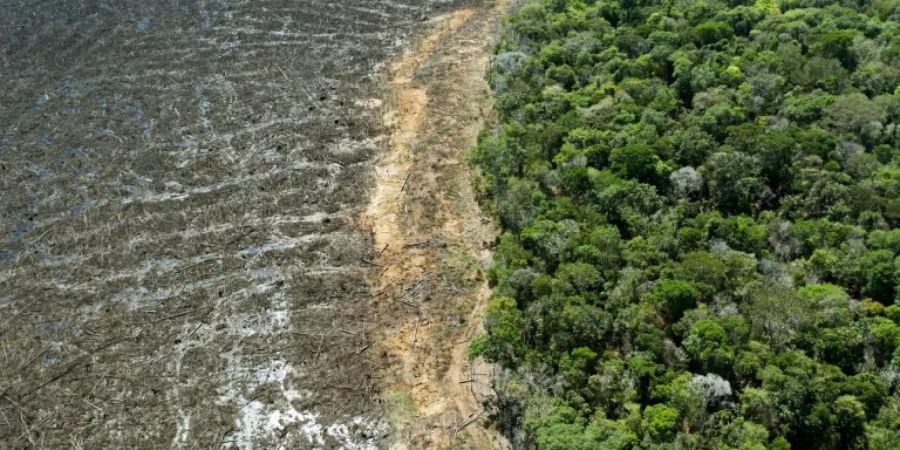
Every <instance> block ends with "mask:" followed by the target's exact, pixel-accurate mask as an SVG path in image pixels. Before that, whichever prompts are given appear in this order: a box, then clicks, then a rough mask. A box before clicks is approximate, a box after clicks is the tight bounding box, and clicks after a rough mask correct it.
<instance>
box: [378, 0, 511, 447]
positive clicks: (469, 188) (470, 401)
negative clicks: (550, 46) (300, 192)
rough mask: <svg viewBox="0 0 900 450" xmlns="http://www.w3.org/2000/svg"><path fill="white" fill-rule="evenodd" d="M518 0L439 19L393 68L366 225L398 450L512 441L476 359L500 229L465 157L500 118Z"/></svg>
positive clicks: (486, 370) (482, 5)
mask: <svg viewBox="0 0 900 450" xmlns="http://www.w3.org/2000/svg"><path fill="white" fill-rule="evenodd" d="M509 3H510V2H508V1H505V0H498V1H495V2H489V1H488V2H484V3H477V4H475V5H472V6H471V7H469V8H464V9H459V10H457V11H454V12H452V13H450V14H447V15H445V16H441V17H438V18H436V19H434V20H433V25H432V30H431V31H430V32H429V33H427V34H426V35H425V36H424V37H423V38H422V39H421V40H420V41H419V42H418V44H417V45H415V46H413V47H412V48H411V49H410V50H408V51H407V52H405V53H404V54H403V55H402V56H401V57H400V58H398V59H396V60H395V61H393V62H392V63H391V64H390V66H389V70H388V72H389V73H390V80H389V84H390V88H391V94H392V95H391V96H390V97H389V99H390V103H389V104H388V105H386V106H387V112H386V114H385V119H384V121H385V124H386V126H388V127H390V129H391V133H390V137H389V138H388V139H387V142H386V145H387V146H388V149H387V151H385V152H384V153H383V154H382V155H381V156H380V157H379V159H378V162H377V163H376V166H375V188H374V190H373V194H372V199H371V202H370V204H369V207H368V208H367V210H366V212H365V214H364V216H363V223H365V224H368V225H369V226H370V227H371V229H372V232H373V251H374V252H375V253H376V255H377V257H376V258H375V263H376V264H377V266H378V267H379V268H381V270H380V272H379V273H377V274H376V276H375V277H374V278H373V279H372V280H371V282H370V285H371V286H372V288H373V297H374V300H373V301H372V304H373V307H374V308H376V309H377V310H379V311H381V313H380V314H381V315H382V316H394V317H396V319H395V320H393V321H391V322H390V323H388V324H387V326H386V327H385V328H383V329H381V330H380V332H379V333H378V342H379V344H380V348H381V352H382V355H383V356H384V357H385V358H386V360H387V361H386V363H385V367H386V368H387V369H386V371H385V378H384V380H383V383H384V385H383V386H384V387H383V389H384V394H383V397H384V398H385V399H386V400H387V401H388V403H389V407H388V412H389V414H390V417H391V425H392V427H393V430H394V433H393V435H392V439H391V442H393V446H392V447H391V448H394V449H406V448H473V449H495V448H496V449H499V448H506V447H507V446H508V444H507V443H506V442H505V441H504V440H503V439H502V438H501V437H500V436H499V434H498V433H497V432H496V431H495V430H493V429H492V428H491V427H490V426H489V424H488V423H487V420H486V419H487V415H488V414H487V413H486V411H485V407H486V406H485V404H484V403H485V402H486V401H488V400H490V398H491V397H492V394H493V392H492V390H491V385H490V380H491V374H490V370H491V368H490V367H489V366H487V365H486V364H483V363H471V362H470V361H469V359H468V356H467V353H468V352H467V350H468V345H469V341H470V340H471V339H472V337H474V336H475V335H476V334H477V333H478V332H479V330H480V329H481V312H482V309H483V307H484V302H485V300H486V298H487V295H488V287H487V282H486V280H485V277H484V276H483V270H484V269H485V268H486V267H487V266H488V265H489V263H490V245H491V243H492V242H493V240H494V238H495V236H496V233H497V230H496V228H495V226H494V225H493V224H492V223H491V222H490V221H489V220H487V219H486V218H485V215H484V214H483V213H482V212H481V211H480V209H479V207H478V204H477V202H476V200H475V195H474V191H473V183H472V180H471V173H470V170H471V168H470V167H469V166H468V165H467V163H466V161H465V155H466V153H467V151H468V150H469V149H470V148H472V146H474V144H475V141H476V137H477V134H478V132H479V130H481V128H482V127H483V126H484V124H485V122H486V121H490V120H492V118H491V112H492V104H491V100H490V95H489V90H488V86H487V84H486V82H485V79H484V77H485V71H486V67H487V64H488V61H489V55H490V44H491V39H492V36H494V33H495V31H496V28H497V25H498V22H499V18H500V17H501V16H502V14H503V13H504V11H505V9H506V8H507V7H508V5H509Z"/></svg>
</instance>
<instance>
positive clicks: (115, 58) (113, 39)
mask: <svg viewBox="0 0 900 450" xmlns="http://www.w3.org/2000/svg"><path fill="white" fill-rule="evenodd" d="M452 3H463V2H441V1H431V2H425V1H421V0H394V1H384V0H347V1H340V2H331V1H325V0H300V1H278V0H262V1H253V2H244V1H226V0H222V1H198V2H177V1H149V2H147V1H141V2H138V1H109V2H96V1H86V0H80V1H79V0H45V1H38V2H34V1H29V2H25V1H10V0H0V11H2V14H0V358H2V360H0V448H7V447H9V448H26V447H47V448H58V447H62V446H66V447H68V446H71V447H74V448H162V447H166V448H210V447H231V446H233V447H239V448H250V447H257V448H277V447H278V446H285V447H286V448H312V447H317V448H338V447H340V448H370V447H377V446H379V445H381V443H382V442H383V441H382V440H383V438H384V436H385V435H386V434H387V433H388V421H387V418H386V416H385V413H384V408H383V406H382V404H381V402H380V400H379V399H380V398H381V396H380V395H379V392H378V391H379V386H382V385H383V382H382V380H380V379H379V376H378V375H377V374H378V373H382V372H381V371H380V369H381V368H382V367H381V366H380V364H381V363H378V362H376V360H379V358H380V359H381V360H382V363H383V359H384V357H383V356H378V355H371V353H372V352H373V351H375V349H376V348H378V346H373V345H372V341H371V340H370V337H371V336H373V335H375V334H377V332H376V331H375V330H374V328H376V327H378V325H379V324H380V323H383V322H381V321H379V320H378V317H377V314H375V313H373V312H372V311H371V309H370V307H369V304H368V302H369V297H370V292H371V288H370V286H368V285H367V281H366V280H371V279H372V271H373V270H374V269H375V266H373V264H372V263H371V261H373V260H374V258H375V256H377V255H373V251H372V241H371V232H370V230H369V229H365V228H363V227H361V226H360V224H358V223H357V222H356V218H357V217H358V216H359V215H360V213H361V212H362V210H364V209H365V208H366V205H367V203H368V198H367V194H368V192H369V189H370V187H371V185H372V173H371V169H370V166H371V165H372V162H373V158H374V157H375V155H376V154H378V153H379V150H380V149H381V148H383V147H384V146H386V145H388V143H387V142H386V139H387V138H386V133H385V130H384V129H383V124H382V115H383V113H384V106H383V103H384V100H383V96H382V92H383V91H382V89H381V86H382V84H381V81H382V80H381V79H380V77H381V76H382V74H383V73H384V64H385V61H387V60H388V59H389V58H390V57H391V56H392V55H395V54H397V53H399V52H400V50H402V49H403V47H404V46H405V45H406V44H407V43H408V42H410V41H412V38H413V36H414V35H415V33H416V32H417V31H418V30H421V29H423V28H424V27H426V26H427V24H428V20H430V18H432V17H435V16H438V15H440V14H443V13H444V12H446V11H448V10H451V9H454V8H456V7H457V6H458V5H456V4H452Z"/></svg>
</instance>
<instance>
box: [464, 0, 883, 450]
mask: <svg viewBox="0 0 900 450" xmlns="http://www.w3.org/2000/svg"><path fill="white" fill-rule="evenodd" d="M898 19H900V15H898V13H897V2H896V1H876V2H846V1H845V2H833V1H832V2H829V1H827V0H815V1H813V0H754V1H752V2H746V1H745V2H741V1H731V2H708V1H701V2H686V1H680V2H678V1H676V2H658V1H655V2H649V1H637V0H627V1H611V0H577V1H564V0H536V1H532V2H526V3H525V4H524V5H522V7H521V8H520V9H518V10H517V11H516V12H515V13H513V14H512V15H511V16H510V17H509V18H508V19H507V21H506V25H505V29H504V30H505V31H504V33H503V36H502V39H501V41H500V43H499V44H498V46H497V56H496V58H495V60H494V62H493V64H492V68H491V72H490V74H489V76H488V79H489V81H490V83H491V86H492V87H493V88H494V89H495V91H496V93H497V102H496V105H497V110H498V122H499V124H498V126H497V128H496V129H495V130H490V131H488V130H485V131H484V132H483V133H482V134H481V135H480V137H479V140H478V146H477V148H476V149H475V150H474V151H473V153H472V162H473V163H474V164H476V165H477V166H478V167H480V168H481V169H482V172H483V173H484V176H483V178H482V180H483V182H482V183H481V184H479V186H478V188H479V193H480V194H481V196H482V197H483V198H482V200H483V201H485V202H488V205H487V206H489V207H490V208H489V209H490V210H492V211H494V212H495V213H496V214H497V216H498V219H499V222H500V225H501V226H502V227H503V229H504V234H503V235H502V236H501V237H500V239H499V240H498V242H497V245H496V247H495V256H494V265H493V267H492V268H491V269H490V271H489V273H488V276H489V281H490V283H491V286H492V287H493V289H494V293H493V296H492V299H491V301H490V303H489V305H488V307H487V310H486V314H485V319H484V324H485V333H484V334H483V335H482V336H480V337H478V338H477V339H476V340H474V341H473V343H472V346H471V351H472V354H473V355H477V356H484V357H486V358H487V359H488V360H491V361H494V362H497V363H499V364H500V365H502V366H503V367H504V368H506V369H507V371H506V372H504V374H505V375H504V376H503V377H502V379H501V380H499V381H498V390H499V392H500V393H501V399H500V403H499V404H500V405H501V408H502V410H501V414H500V415H501V416H502V417H504V418H505V419H504V422H503V423H504V424H506V425H508V426H506V425H505V426H506V428H505V431H506V432H508V434H509V435H510V436H511V437H512V438H513V444H514V446H515V447H516V448H536V449H637V448H661V449H681V448H692V449H789V448H799V449H855V448H872V449H893V448H898V447H900V439H898V436H900V400H897V393H898V391H897V389H898V388H900V382H898V379H897V376H896V374H897V373H898V372H897V371H898V370H900V304H895V302H897V300H900V289H898V285H900V231H898V228H900V227H898V225H900V148H898V145H900V90H898V88H897V83H898V82H900V69H898V67H900V26H898V24H897V21H898Z"/></svg>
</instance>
